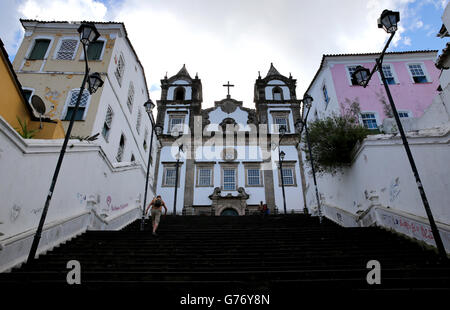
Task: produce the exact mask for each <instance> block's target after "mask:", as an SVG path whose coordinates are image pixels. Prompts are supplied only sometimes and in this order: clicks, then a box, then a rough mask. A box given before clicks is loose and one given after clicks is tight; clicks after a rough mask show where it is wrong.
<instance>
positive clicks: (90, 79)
mask: <svg viewBox="0 0 450 310" xmlns="http://www.w3.org/2000/svg"><path fill="white" fill-rule="evenodd" d="M78 32H79V33H80V41H81V43H82V45H83V52H84V62H85V71H84V78H83V82H82V83H81V87H80V92H79V93H78V97H77V101H76V103H75V107H74V110H73V113H72V115H71V117H70V123H69V127H68V128H67V132H66V136H65V137H64V143H63V145H62V148H61V151H60V153H59V158H58V162H57V163H56V168H55V171H54V173H53V177H52V182H51V184H50V189H49V191H48V194H47V199H46V201H45V205H44V209H43V210H42V215H41V219H40V220H39V225H38V228H37V230H36V234H35V235H34V238H33V243H32V245H31V249H30V253H29V254H28V259H27V263H31V262H32V261H33V260H34V257H35V256H36V251H37V248H38V246H39V241H40V239H41V234H42V229H43V227H44V223H45V218H46V217H47V212H48V208H49V205H50V201H51V199H52V196H53V192H54V190H55V185H56V181H57V180H58V175H59V170H60V169H61V165H62V161H63V159H64V155H65V153H66V148H67V143H68V142H69V138H70V134H71V132H72V127H73V124H74V121H75V115H76V114H77V110H78V107H79V106H80V101H81V96H82V95H83V92H84V88H85V86H86V83H88V91H89V93H90V94H91V95H92V94H93V93H95V92H96V91H97V89H98V88H99V87H102V85H103V81H102V79H101V77H100V74H99V73H98V72H96V73H93V74H91V75H89V64H88V57H87V50H86V48H87V46H88V45H89V44H90V43H93V42H95V41H96V40H97V39H98V38H99V36H100V34H99V32H98V31H97V28H96V27H95V25H94V24H92V23H82V24H81V26H80V27H79V28H78Z"/></svg>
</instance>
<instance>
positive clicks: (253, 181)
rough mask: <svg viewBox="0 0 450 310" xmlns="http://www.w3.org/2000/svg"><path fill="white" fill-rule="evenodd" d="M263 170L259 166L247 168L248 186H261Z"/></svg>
mask: <svg viewBox="0 0 450 310" xmlns="http://www.w3.org/2000/svg"><path fill="white" fill-rule="evenodd" d="M261 185H262V183H261V170H260V169H258V168H256V167H255V168H248V169H247V186H261Z"/></svg>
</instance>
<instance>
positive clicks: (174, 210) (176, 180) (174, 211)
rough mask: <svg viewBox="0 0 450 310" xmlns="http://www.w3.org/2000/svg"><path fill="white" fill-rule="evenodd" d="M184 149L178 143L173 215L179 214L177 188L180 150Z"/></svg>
mask: <svg viewBox="0 0 450 310" xmlns="http://www.w3.org/2000/svg"><path fill="white" fill-rule="evenodd" d="M181 134H182V133H181V132H179V133H178V136H180V135H181ZM182 151H183V144H180V145H178V153H177V155H176V156H175V157H176V159H177V161H176V163H175V192H174V194H173V196H174V197H173V216H176V215H177V190H178V167H179V166H180V158H181V155H180V152H182Z"/></svg>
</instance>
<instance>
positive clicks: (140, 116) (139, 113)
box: [136, 110, 142, 134]
mask: <svg viewBox="0 0 450 310" xmlns="http://www.w3.org/2000/svg"><path fill="white" fill-rule="evenodd" d="M141 122H142V112H141V110H138V115H137V120H136V131H137V133H138V134H141Z"/></svg>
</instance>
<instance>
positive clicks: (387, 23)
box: [353, 10, 447, 259]
mask: <svg viewBox="0 0 450 310" xmlns="http://www.w3.org/2000/svg"><path fill="white" fill-rule="evenodd" d="M399 20H400V14H399V12H393V11H389V10H384V11H383V13H381V16H380V18H379V19H378V28H383V29H384V30H385V31H386V32H387V33H390V34H391V36H390V37H389V40H388V41H387V42H386V45H385V47H384V49H383V51H382V52H381V55H380V57H378V58H377V59H375V66H374V67H373V69H372V71H369V69H366V68H364V67H361V66H359V67H357V69H356V70H355V72H354V73H353V78H354V79H356V82H357V83H358V84H359V85H361V86H363V87H364V88H365V87H366V86H367V84H368V83H369V81H370V79H371V77H372V76H373V74H374V73H375V72H376V71H377V70H378V72H379V73H380V76H381V80H382V81H383V85H384V89H385V91H386V94H387V97H388V99H389V103H390V105H391V108H392V113H393V114H394V118H395V121H396V123H397V127H398V131H399V132H400V136H401V138H402V142H403V146H404V147H405V151H406V154H407V156H408V160H409V164H410V165H411V169H412V171H413V174H414V177H415V179H416V184H417V188H418V190H419V193H420V196H421V198H422V203H423V206H424V208H425V211H426V213H427V216H428V220H429V222H430V227H431V231H432V233H433V237H434V240H435V242H436V247H437V249H438V251H439V254H440V255H441V257H442V258H443V259H447V253H446V251H445V248H444V244H443V243H442V239H441V236H440V235H439V230H438V228H437V226H436V223H435V221H434V218H433V214H432V212H431V208H430V205H429V203H428V199H427V196H426V194H425V190H424V188H423V186H422V181H421V179H420V176H419V172H418V171H417V167H416V164H415V162H414V158H413V156H412V153H411V150H410V148H409V144H408V140H407V139H406V135H405V132H404V130H403V126H402V123H401V121H400V117H399V116H398V112H397V108H396V107H395V104H394V100H393V99H392V95H391V92H390V90H389V86H388V83H387V82H386V78H385V76H384V72H383V58H384V54H385V52H386V49H387V48H388V46H389V44H390V43H391V40H392V38H393V37H394V35H395V32H396V30H397V23H398V21H399Z"/></svg>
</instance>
